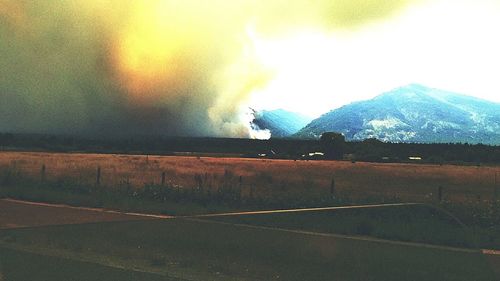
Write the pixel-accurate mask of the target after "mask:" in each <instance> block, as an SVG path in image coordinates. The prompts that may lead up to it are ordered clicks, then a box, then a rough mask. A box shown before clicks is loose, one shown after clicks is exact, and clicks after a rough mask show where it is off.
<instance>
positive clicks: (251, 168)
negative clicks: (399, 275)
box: [0, 152, 500, 202]
mask: <svg viewBox="0 0 500 281" xmlns="http://www.w3.org/2000/svg"><path fill="white" fill-rule="evenodd" d="M42 167H45V172H44V173H42V170H43V168H42ZM2 169H4V170H5V169H10V170H15V171H16V173H19V174H21V175H23V176H26V177H30V178H32V179H39V180H40V181H42V180H43V179H42V178H45V179H46V180H52V181H54V180H56V181H57V180H61V181H64V180H68V181H71V182H78V183H81V184H95V182H96V175H97V170H98V169H100V174H101V176H100V185H101V186H103V187H116V186H120V185H127V186H130V187H132V188H142V187H144V186H145V185H148V184H161V182H162V174H163V173H164V174H165V176H164V178H165V184H169V185H170V186H173V187H176V188H179V189H182V188H189V189H190V188H197V187H201V188H204V189H205V190H216V189H217V188H220V187H221V186H223V185H232V186H236V187H240V188H241V192H242V195H243V196H248V195H249V194H250V193H252V194H254V195H257V196H269V195H271V196H274V195H276V196H279V195H280V194H285V193H287V194H296V195H299V196H300V194H308V195H311V194H314V195H318V196H323V195H324V196H329V194H330V192H331V185H332V179H333V180H334V182H335V184H334V186H335V194H336V195H337V196H346V197H348V198H350V199H363V198H372V199H380V200H391V199H397V200H404V201H419V202H432V201H435V200H437V193H438V189H439V187H442V198H443V200H445V201H451V202H463V201H476V202H477V201H483V200H488V201H491V200H492V199H494V197H495V188H497V189H500V184H499V181H500V167H498V166H496V167H493V166H455V165H426V164H390V163H363V162H356V163H352V162H347V161H303V160H302V161H293V160H271V159H244V158H215V157H182V156H145V155H113V154H70V153H38V152H0V171H2ZM42 174H44V175H42ZM496 193H497V196H498V197H500V191H499V192H496ZM497 199H498V198H497Z"/></svg>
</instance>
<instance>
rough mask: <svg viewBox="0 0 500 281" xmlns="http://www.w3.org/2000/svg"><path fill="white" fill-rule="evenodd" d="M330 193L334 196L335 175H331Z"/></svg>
mask: <svg viewBox="0 0 500 281" xmlns="http://www.w3.org/2000/svg"><path fill="white" fill-rule="evenodd" d="M330 195H332V196H333V197H335V177H332V182H331V183H330Z"/></svg>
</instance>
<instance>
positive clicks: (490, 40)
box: [249, 0, 500, 117]
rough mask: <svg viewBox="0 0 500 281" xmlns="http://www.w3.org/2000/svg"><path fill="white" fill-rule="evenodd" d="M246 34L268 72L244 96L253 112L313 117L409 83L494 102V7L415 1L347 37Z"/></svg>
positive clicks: (499, 12)
mask: <svg viewBox="0 0 500 281" xmlns="http://www.w3.org/2000/svg"><path fill="white" fill-rule="evenodd" d="M250 30H251V28H250ZM250 33H251V35H250V37H251V39H252V41H253V44H254V48H255V55H256V57H257V59H258V60H260V61H261V63H262V64H263V65H264V66H265V67H266V68H268V69H269V70H270V71H271V72H272V73H273V76H272V79H271V80H270V81H269V82H268V83H267V84H266V86H264V87H262V88H259V89H257V90H255V91H254V92H253V93H252V95H251V98H250V101H249V103H250V105H251V106H253V107H256V108H259V109H274V108H284V109H287V110H291V111H296V112H300V113H303V114H306V115H309V116H312V117H316V116H319V115H320V114H323V113H325V112H328V111H329V110H331V109H334V108H338V107H340V106H342V105H345V104H348V103H350V102H353V101H357V100H364V99H369V98H372V97H374V96H376V95H379V94H381V93H383V92H385V91H389V90H391V89H393V88H397V87H400V86H404V85H406V84H410V83H419V84H422V85H425V86H429V87H433V88H439V89H442V90H449V91H454V92H458V93H462V94H466V95H470V96H475V97H479V98H483V99H487V100H491V101H495V102H500V1H498V0H469V1H467V0H462V1H460V0H428V1H423V2H421V3H418V4H414V5H411V6H409V7H407V8H406V9H404V10H403V11H402V12H400V13H399V14H396V15H392V16H391V17H388V18H385V19H383V20H379V21H377V22H372V23H369V24H365V25H362V26H359V27H357V28H356V29H352V30H328V29H321V28H318V27H304V28H303V29H299V30H297V29H296V30H294V31H293V32H289V33H286V34H284V35H281V36H278V37H276V36H274V37H266V36H265V35H261V34H259V33H258V32H254V31H253V30H251V31H250Z"/></svg>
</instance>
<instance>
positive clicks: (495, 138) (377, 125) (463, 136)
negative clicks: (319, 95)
mask: <svg viewBox="0 0 500 281" xmlns="http://www.w3.org/2000/svg"><path fill="white" fill-rule="evenodd" d="M325 131H336V132H341V133H343V134H344V135H345V137H346V139H348V140H363V139H367V138H377V139H379V140H382V141H388V142H445V143H448V142H453V143H455V142H462V143H465V142H467V143H483V144H494V145H500V104H499V103H494V102H490V101H486V100H482V99H478V98H474V97H470V96H465V95H461V94H457V93H452V92H448V91H443V90H438V89H433V88H429V87H425V86H422V85H418V84H411V85H407V86H404V87H400V88H397V89H394V90H392V91H389V92H386V93H383V94H381V95H379V96H377V97H375V98H373V99H371V100H367V101H360V102H354V103H351V104H349V105H346V106H343V107H341V108H338V109H335V110H332V111H330V112H328V113H326V114H324V115H322V116H321V117H319V118H317V119H315V120H313V121H312V122H311V123H309V124H308V125H307V126H306V127H304V128H303V129H301V130H300V131H299V132H297V134H296V136H298V137H306V138H317V137H319V136H320V135H321V133H323V132H325Z"/></svg>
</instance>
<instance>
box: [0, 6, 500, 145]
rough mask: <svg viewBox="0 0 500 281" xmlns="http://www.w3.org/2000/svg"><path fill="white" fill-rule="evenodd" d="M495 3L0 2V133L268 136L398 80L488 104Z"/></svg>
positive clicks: (494, 97)
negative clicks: (262, 118)
mask: <svg viewBox="0 0 500 281" xmlns="http://www.w3.org/2000/svg"><path fill="white" fill-rule="evenodd" d="M499 27H500V0H309V1H306V0H294V1H293V0H292V1H289V0H287V1H285V0H274V1H265V0H213V1H202V0H183V1H181V0H145V1H136V0H58V1H55V0H54V1H30V0H0V100H1V102H0V131H7V132H30V133H58V134H79V135H81V134H83V135H90V136H126V135H131V134H144V135H174V136H224V137H250V138H267V137H269V131H266V130H259V129H258V128H255V127H253V126H251V125H250V122H251V120H252V118H253V117H252V115H251V114H249V112H250V111H249V107H251V108H254V109H276V108H283V109H287V110H291V111H296V112H300V113H303V114H306V115H309V116H311V117H317V116H319V115H321V114H322V113H325V112H328V111H329V110H331V109H334V108H337V107H340V106H342V105H345V104H348V103H350V102H353V101H357V100H363V99H369V98H372V97H374V96H376V95H378V94H381V93H383V92H384V91H389V90H391V89H393V88H397V87H400V86H403V85H406V84H410V83H420V84H423V85H426V86H429V87H434V88H439V89H443V90H449V91H455V92H458V93H463V94H467V95H471V96H476V97H480V98H484V99H488V100H491V101H495V102H500V83H498V82H497V81H498V79H497V77H496V76H495V75H496V74H498V73H500V71H499V70H500V69H499V68H500V54H499V51H498V50H500V39H499V38H500V36H498V28H499Z"/></svg>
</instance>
